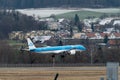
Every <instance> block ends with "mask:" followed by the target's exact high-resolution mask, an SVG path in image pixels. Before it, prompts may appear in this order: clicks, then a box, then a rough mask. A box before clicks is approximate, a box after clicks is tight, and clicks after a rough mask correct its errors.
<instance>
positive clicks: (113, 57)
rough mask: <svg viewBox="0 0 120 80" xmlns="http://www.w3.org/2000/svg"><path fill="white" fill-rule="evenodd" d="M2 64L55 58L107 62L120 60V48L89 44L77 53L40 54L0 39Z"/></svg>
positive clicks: (61, 61) (73, 61)
mask: <svg viewBox="0 0 120 80" xmlns="http://www.w3.org/2000/svg"><path fill="white" fill-rule="evenodd" d="M0 44H1V46H0V64H39V63H44V64H47V63H52V62H53V58H54V59H55V62H56V63H91V54H92V59H93V60H92V63H93V64H94V63H106V62H116V61H117V62H120V49H119V48H111V49H110V48H102V47H99V46H98V47H96V46H93V45H87V46H86V48H87V50H86V51H84V52H76V54H75V55H65V56H64V55H61V54H56V55H55V56H53V54H38V53H30V52H26V51H20V50H18V49H15V48H16V47H12V46H10V45H9V44H8V42H7V41H6V40H0Z"/></svg>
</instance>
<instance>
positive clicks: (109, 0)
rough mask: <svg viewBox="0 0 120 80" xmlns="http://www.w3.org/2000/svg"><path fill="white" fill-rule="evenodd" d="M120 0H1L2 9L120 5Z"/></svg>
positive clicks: (0, 6)
mask: <svg viewBox="0 0 120 80" xmlns="http://www.w3.org/2000/svg"><path fill="white" fill-rule="evenodd" d="M119 6H120V0H50V1H49V0H0V8H1V9H3V8H4V9H8V8H9V9H18V8H43V7H63V8H69V7H79V8H81V7H84V8H85V7H89V8H105V7H119Z"/></svg>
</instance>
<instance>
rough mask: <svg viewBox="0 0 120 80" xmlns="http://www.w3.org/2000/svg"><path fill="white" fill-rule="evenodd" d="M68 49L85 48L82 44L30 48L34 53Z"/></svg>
mask: <svg viewBox="0 0 120 80" xmlns="http://www.w3.org/2000/svg"><path fill="white" fill-rule="evenodd" d="M70 50H76V51H84V50H86V48H85V47H84V46H82V45H65V46H52V47H40V48H35V49H32V50H30V51H31V52H35V53H60V52H65V51H70Z"/></svg>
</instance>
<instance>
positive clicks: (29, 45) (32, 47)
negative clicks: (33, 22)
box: [27, 38, 36, 50]
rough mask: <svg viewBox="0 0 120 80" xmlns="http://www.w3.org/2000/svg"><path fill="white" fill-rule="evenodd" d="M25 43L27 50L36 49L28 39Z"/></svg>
mask: <svg viewBox="0 0 120 80" xmlns="http://www.w3.org/2000/svg"><path fill="white" fill-rule="evenodd" d="M27 42H28V48H29V50H33V49H35V48H36V47H35V45H34V44H33V42H32V41H31V40H30V38H27Z"/></svg>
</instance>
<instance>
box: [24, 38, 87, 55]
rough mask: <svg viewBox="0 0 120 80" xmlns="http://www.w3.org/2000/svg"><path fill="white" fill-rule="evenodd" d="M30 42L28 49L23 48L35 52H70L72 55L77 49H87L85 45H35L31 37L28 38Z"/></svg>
mask: <svg viewBox="0 0 120 80" xmlns="http://www.w3.org/2000/svg"><path fill="white" fill-rule="evenodd" d="M27 43H28V49H23V50H26V51H30V52H35V53H41V54H45V53H53V54H59V53H64V52H67V53H70V55H74V54H75V53H76V51H85V50H86V48H85V47H84V46H83V45H64V46H47V47H38V48H37V47H35V45H34V44H33V42H32V41H31V40H30V38H27Z"/></svg>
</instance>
